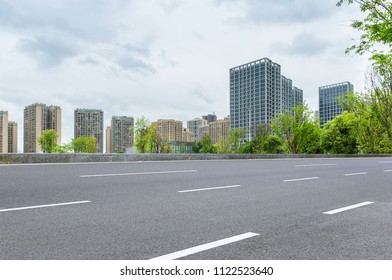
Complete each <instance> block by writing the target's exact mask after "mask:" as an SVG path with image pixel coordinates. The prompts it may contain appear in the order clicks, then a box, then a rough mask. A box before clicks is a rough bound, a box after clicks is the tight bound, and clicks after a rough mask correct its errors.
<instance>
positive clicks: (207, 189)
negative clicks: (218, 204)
mask: <svg viewBox="0 0 392 280" xmlns="http://www.w3.org/2000/svg"><path fill="white" fill-rule="evenodd" d="M238 187H241V185H233V186H223V187H212V188H203V189H193V190H183V191H178V192H179V193H187V192H200V191H209V190H219V189H229V188H238Z"/></svg>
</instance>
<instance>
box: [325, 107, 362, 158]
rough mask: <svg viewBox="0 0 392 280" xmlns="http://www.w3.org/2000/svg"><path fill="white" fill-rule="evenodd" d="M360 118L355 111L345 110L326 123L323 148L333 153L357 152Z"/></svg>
mask: <svg viewBox="0 0 392 280" xmlns="http://www.w3.org/2000/svg"><path fill="white" fill-rule="evenodd" d="M357 125H358V119H357V118H356V116H355V115H354V114H353V113H350V112H347V111H345V112H343V113H342V114H341V115H339V116H336V117H335V118H334V119H333V120H331V121H329V122H327V123H326V124H325V125H324V128H323V133H322V137H321V145H322V148H323V149H324V150H325V151H326V152H327V153H331V154H355V153H357V152H358V149H357V138H358V137H357V130H356V128H357Z"/></svg>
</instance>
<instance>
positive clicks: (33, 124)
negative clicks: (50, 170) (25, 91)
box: [23, 103, 61, 153]
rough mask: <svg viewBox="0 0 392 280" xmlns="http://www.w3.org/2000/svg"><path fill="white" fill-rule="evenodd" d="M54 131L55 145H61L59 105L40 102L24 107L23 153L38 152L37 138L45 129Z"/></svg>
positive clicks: (40, 150)
mask: <svg viewBox="0 0 392 280" xmlns="http://www.w3.org/2000/svg"><path fill="white" fill-rule="evenodd" d="M49 129H53V130H55V131H56V133H57V135H58V137H57V145H61V108H60V107H59V106H53V105H50V106H47V105H46V104H42V103H34V104H32V105H29V106H27V107H26V108H25V109H24V128H23V134H24V135H23V136H24V140H23V142H24V145H23V146H24V148H23V151H24V153H40V152H42V149H41V146H40V145H39V144H38V141H37V139H38V138H39V137H41V136H42V133H43V132H44V131H45V130H49Z"/></svg>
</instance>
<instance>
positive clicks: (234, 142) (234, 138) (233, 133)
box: [229, 128, 246, 154]
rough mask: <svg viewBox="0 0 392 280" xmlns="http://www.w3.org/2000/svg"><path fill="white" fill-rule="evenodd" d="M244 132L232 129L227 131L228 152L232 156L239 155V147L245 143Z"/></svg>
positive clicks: (239, 129) (243, 130) (241, 129)
mask: <svg viewBox="0 0 392 280" xmlns="http://www.w3.org/2000/svg"><path fill="white" fill-rule="evenodd" d="M245 135H246V130H245V129H243V128H234V129H231V130H229V142H230V152H231V153H232V154H238V153H240V147H241V145H242V144H243V143H244V142H245Z"/></svg>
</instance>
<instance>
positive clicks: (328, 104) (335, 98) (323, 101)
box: [319, 82, 354, 126]
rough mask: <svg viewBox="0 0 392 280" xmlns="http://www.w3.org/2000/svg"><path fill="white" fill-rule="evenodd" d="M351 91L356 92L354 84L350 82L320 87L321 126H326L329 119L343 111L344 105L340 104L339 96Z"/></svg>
mask: <svg viewBox="0 0 392 280" xmlns="http://www.w3.org/2000/svg"><path fill="white" fill-rule="evenodd" d="M349 92H354V86H353V85H352V84H350V83H349V82H342V83H337V84H332V85H328V86H322V87H319V112H320V125H321V126H324V124H325V123H326V122H327V121H330V120H332V119H333V118H334V117H335V116H337V115H340V114H341V113H343V107H342V106H341V105H340V104H339V98H341V97H342V96H343V95H344V94H347V93H349Z"/></svg>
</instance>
